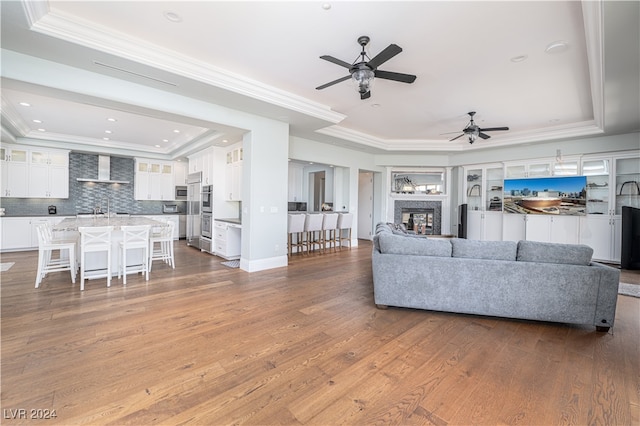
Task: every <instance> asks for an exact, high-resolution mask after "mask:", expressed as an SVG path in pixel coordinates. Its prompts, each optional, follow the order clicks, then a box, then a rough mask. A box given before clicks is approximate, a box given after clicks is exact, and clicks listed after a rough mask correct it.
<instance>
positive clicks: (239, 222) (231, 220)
mask: <svg viewBox="0 0 640 426" xmlns="http://www.w3.org/2000/svg"><path fill="white" fill-rule="evenodd" d="M213 220H215V221H217V222H228V223H235V224H236V225H242V220H240V219H239V218H237V217H221V218H215V219H213Z"/></svg>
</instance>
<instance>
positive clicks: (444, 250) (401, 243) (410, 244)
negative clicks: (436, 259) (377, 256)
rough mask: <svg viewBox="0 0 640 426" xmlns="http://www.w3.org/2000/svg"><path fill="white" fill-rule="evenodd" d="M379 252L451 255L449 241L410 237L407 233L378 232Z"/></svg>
mask: <svg viewBox="0 0 640 426" xmlns="http://www.w3.org/2000/svg"><path fill="white" fill-rule="evenodd" d="M378 243H379V245H380V252H381V253H388V254H406V255H414V256H440V257H451V243H450V242H449V240H444V239H439V238H412V237H410V236H408V235H394V234H387V233H384V234H378Z"/></svg>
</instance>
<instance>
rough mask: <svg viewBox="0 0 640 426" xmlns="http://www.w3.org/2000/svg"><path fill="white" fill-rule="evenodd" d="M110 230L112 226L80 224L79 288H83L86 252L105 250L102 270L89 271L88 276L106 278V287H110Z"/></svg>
mask: <svg viewBox="0 0 640 426" xmlns="http://www.w3.org/2000/svg"><path fill="white" fill-rule="evenodd" d="M111 231H113V226H80V227H79V228H78V232H80V290H84V280H85V268H86V266H87V262H86V254H87V253H97V252H103V251H104V252H106V253H107V266H106V269H105V270H104V272H102V273H100V272H95V271H91V272H95V273H91V275H90V276H89V278H105V277H106V278H107V287H111Z"/></svg>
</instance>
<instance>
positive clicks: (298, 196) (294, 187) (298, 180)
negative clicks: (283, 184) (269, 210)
mask: <svg viewBox="0 0 640 426" xmlns="http://www.w3.org/2000/svg"><path fill="white" fill-rule="evenodd" d="M303 181H304V166H303V165H302V164H298V163H289V192H288V201H291V202H301V201H305V199H304V191H303Z"/></svg>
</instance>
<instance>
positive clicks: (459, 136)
mask: <svg viewBox="0 0 640 426" xmlns="http://www.w3.org/2000/svg"><path fill="white" fill-rule="evenodd" d="M463 136H464V133H463V134H461V135H458V136H456V137H455V138H453V139H449V142H451V141H455V140H456V139H458V138H461V137H463Z"/></svg>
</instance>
